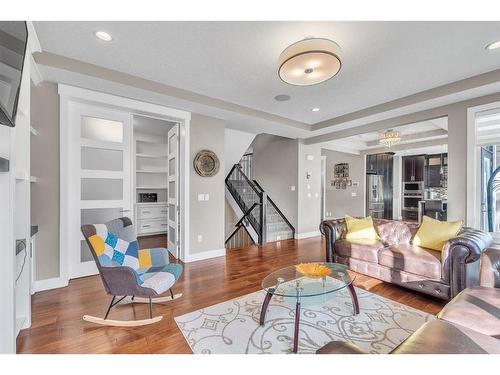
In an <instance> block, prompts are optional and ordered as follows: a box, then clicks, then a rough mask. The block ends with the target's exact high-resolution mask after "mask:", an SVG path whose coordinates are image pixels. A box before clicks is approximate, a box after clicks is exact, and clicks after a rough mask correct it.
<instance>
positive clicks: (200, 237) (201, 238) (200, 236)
mask: <svg viewBox="0 0 500 375" xmlns="http://www.w3.org/2000/svg"><path fill="white" fill-rule="evenodd" d="M198 242H203V236H202V235H201V234H199V235H198Z"/></svg>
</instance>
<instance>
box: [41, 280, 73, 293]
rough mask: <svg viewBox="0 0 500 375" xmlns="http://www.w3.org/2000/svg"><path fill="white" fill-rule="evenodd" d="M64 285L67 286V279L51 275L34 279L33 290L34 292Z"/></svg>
mask: <svg viewBox="0 0 500 375" xmlns="http://www.w3.org/2000/svg"><path fill="white" fill-rule="evenodd" d="M65 286H68V280H66V279H63V278H61V277H53V278H51V279H45V280H35V282H34V291H35V293H36V292H41V291H43V290H50V289H57V288H64V287H65Z"/></svg>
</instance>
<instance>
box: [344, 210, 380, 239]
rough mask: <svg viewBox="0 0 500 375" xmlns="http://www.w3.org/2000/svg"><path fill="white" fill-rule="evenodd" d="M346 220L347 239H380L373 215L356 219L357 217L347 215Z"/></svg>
mask: <svg viewBox="0 0 500 375" xmlns="http://www.w3.org/2000/svg"><path fill="white" fill-rule="evenodd" d="M345 222H346V224H347V234H346V236H345V238H346V240H349V241H356V240H378V239H379V237H378V234H377V231H376V230H375V228H374V227H373V220H372V217H371V216H368V217H365V218H363V219H356V218H355V217H352V216H349V215H345Z"/></svg>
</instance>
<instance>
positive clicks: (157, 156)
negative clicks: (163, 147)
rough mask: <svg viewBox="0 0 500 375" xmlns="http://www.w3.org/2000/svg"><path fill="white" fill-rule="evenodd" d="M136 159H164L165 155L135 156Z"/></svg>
mask: <svg viewBox="0 0 500 375" xmlns="http://www.w3.org/2000/svg"><path fill="white" fill-rule="evenodd" d="M135 156H137V157H138V158H148V159H166V158H167V157H168V156H167V155H153V154H136V155H135Z"/></svg>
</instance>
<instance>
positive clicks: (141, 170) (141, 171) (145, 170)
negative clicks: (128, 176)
mask: <svg viewBox="0 0 500 375" xmlns="http://www.w3.org/2000/svg"><path fill="white" fill-rule="evenodd" d="M136 173H158V174H167V170H166V169H137V170H136Z"/></svg>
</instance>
